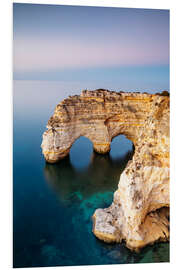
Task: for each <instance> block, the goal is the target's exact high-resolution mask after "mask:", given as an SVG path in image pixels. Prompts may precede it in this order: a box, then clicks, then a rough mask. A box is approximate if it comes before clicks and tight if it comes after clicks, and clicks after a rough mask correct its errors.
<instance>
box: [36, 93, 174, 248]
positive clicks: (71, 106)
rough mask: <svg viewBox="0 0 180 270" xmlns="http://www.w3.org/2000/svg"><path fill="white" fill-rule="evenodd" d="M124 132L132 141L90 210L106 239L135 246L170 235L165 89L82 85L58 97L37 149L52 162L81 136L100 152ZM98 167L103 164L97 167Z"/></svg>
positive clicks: (101, 236) (96, 231) (96, 228)
mask: <svg viewBox="0 0 180 270" xmlns="http://www.w3.org/2000/svg"><path fill="white" fill-rule="evenodd" d="M120 134H123V135H125V136H126V137H127V138H128V139H130V140H131V141H132V142H133V144H134V147H135V151H134V155H133V158H132V160H130V161H129V162H128V164H127V166H126V168H125V170H124V172H123V173H122V174H121V177H120V180H119V184H118V188H117V190H116V191H115V193H114V198H113V202H112V204H111V206H110V207H108V208H106V209H97V210H96V211H95V213H94V215H93V221H94V224H93V232H94V234H95V235H96V237H98V238H99V239H101V240H103V241H105V242H121V241H122V240H124V241H125V242H126V245H127V247H128V248H130V249H131V250H135V251H138V250H139V249H140V248H142V247H144V246H145V245H147V244H152V243H154V242H155V241H168V240H169V95H168V93H167V92H163V93H162V94H148V93H136V92H133V93H132V92H131V93H127V92H113V91H108V90H103V89H98V90H95V91H88V90H84V91H82V93H81V95H76V96H72V97H69V98H67V99H65V100H63V101H62V102H60V103H59V104H58V105H57V106H56V108H55V112H54V114H53V116H52V117H51V118H50V119H49V121H48V124H47V130H46V131H45V132H44V134H43V141H42V145H41V147H42V151H43V154H44V157H45V159H46V161H47V162H50V163H55V162H58V161H59V160H61V159H62V158H64V157H65V156H67V155H68V154H69V151H70V148H71V146H72V144H73V143H74V141H75V140H76V139H78V138H79V137H80V136H85V137H87V138H89V139H90V140H91V142H92V143H93V147H94V150H95V151H96V152H98V153H100V154H105V153H107V152H109V151H110V145H111V141H112V139H113V138H114V137H116V136H118V135H120ZM102 169H103V168H102Z"/></svg>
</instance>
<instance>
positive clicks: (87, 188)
mask: <svg viewBox="0 0 180 270" xmlns="http://www.w3.org/2000/svg"><path fill="white" fill-rule="evenodd" d="M132 156H133V150H131V151H128V152H126V154H125V155H124V156H121V157H119V158H117V159H112V158H111V156H110V155H109V154H107V155H99V154H97V153H95V152H93V153H92V155H91V158H90V163H89V165H88V166H87V168H85V169H84V170H83V171H81V170H79V171H78V170H76V168H74V166H73V165H72V163H71V160H70V157H69V156H68V157H67V158H65V159H64V160H61V161H60V162H59V163H57V164H48V163H46V164H45V167H44V174H45V179H46V180H47V182H48V184H49V185H50V186H51V187H52V188H53V189H54V190H55V192H56V193H57V194H59V196H60V197H61V199H63V200H68V199H70V198H69V196H71V195H72V194H75V195H76V197H79V198H83V199H85V198H88V197H89V196H92V195H93V194H94V193H97V192H102V193H103V192H106V191H115V190H116V189H117V184H118V181H119V177H120V174H121V172H122V171H123V170H124V168H125V166H126V164H127V162H128V160H129V159H131V158H132Z"/></svg>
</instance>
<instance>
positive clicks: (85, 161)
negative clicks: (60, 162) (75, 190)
mask: <svg viewBox="0 0 180 270" xmlns="http://www.w3.org/2000/svg"><path fill="white" fill-rule="evenodd" d="M92 153H93V143H92V141H91V140H90V139H89V138H87V137H86V136H80V137H78V138H77V139H76V140H75V141H74V142H73V144H72V146H71V149H70V155H69V156H70V162H71V164H72V166H73V167H74V168H76V169H78V170H83V169H86V168H87V167H88V165H89V163H90V160H91V156H92Z"/></svg>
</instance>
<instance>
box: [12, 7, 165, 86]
mask: <svg viewBox="0 0 180 270" xmlns="http://www.w3.org/2000/svg"><path fill="white" fill-rule="evenodd" d="M13 71H14V72H13V74H14V79H15V80H50V81H64V82H74V81H83V82H85V81H87V82H92V81H93V82H98V83H101V82H103V83H106V82H107V84H108V85H111V84H112V85H114V84H115V85H121V86H123V87H125V88H132V87H136V88H138V87H139V88H158V89H166V90H169V11H168V10H153V9H129V8H105V7H80V6H61V5H38V4H14V5H13Z"/></svg>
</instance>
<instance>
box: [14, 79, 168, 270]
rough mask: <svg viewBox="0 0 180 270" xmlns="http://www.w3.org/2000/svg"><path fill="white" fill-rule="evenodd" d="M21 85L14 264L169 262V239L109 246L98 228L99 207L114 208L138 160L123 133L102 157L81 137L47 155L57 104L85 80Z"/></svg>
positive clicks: (16, 124) (17, 94)
mask: <svg viewBox="0 0 180 270" xmlns="http://www.w3.org/2000/svg"><path fill="white" fill-rule="evenodd" d="M100 87H101V86H100V85H95V84H94V85H93V84H92V85H91V88H92V89H96V88H100ZM13 88H14V89H13V95H14V106H13V266H14V267H40V266H74V265H100V264H124V263H126V264H127V263H147V262H168V261H169V243H158V244H154V245H153V246H147V247H145V248H144V249H143V250H142V251H141V252H140V253H138V254H136V253H134V252H131V251H130V250H128V249H127V248H126V247H125V244H124V243H122V244H106V243H104V242H102V241H100V240H98V239H97V238H96V237H95V236H94V235H93V233H92V218H91V217H92V215H93V213H94V211H95V209H97V208H105V207H108V206H110V204H111V203H112V200H113V193H114V191H115V190H116V189H117V186H118V182H119V177H120V174H121V173H122V171H123V169H124V168H125V166H126V164H127V162H128V160H129V159H131V158H132V155H133V149H132V143H131V142H130V141H129V140H127V139H126V138H125V137H124V136H118V137H116V138H115V139H114V140H113V141H112V144H111V152H110V154H109V155H98V154H96V153H94V152H93V148H92V144H91V142H90V141H89V140H88V139H87V138H85V137H81V138H79V139H78V140H77V141H76V142H75V143H74V145H73V146H72V148H71V151H70V155H69V157H68V158H66V159H64V160H62V161H61V162H59V163H58V164H47V163H46V162H45V160H44V158H43V156H42V153H41V148H40V145H41V141H42V134H43V132H44V131H45V129H46V123H47V121H48V119H49V117H50V116H51V115H52V114H53V111H54V108H55V106H56V105H57V103H58V102H60V101H61V100H62V99H64V98H66V97H68V96H69V95H73V94H80V92H81V90H82V89H83V88H85V85H84V84H81V83H77V82H76V83H74V84H73V83H67V82H66V83H62V82H53V81H51V82H48V81H20V80H19V81H14V86H13ZM92 89H91V90H92ZM109 90H123V89H110V88H109ZM145 91H147V89H145ZM152 92H153V91H152Z"/></svg>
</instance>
